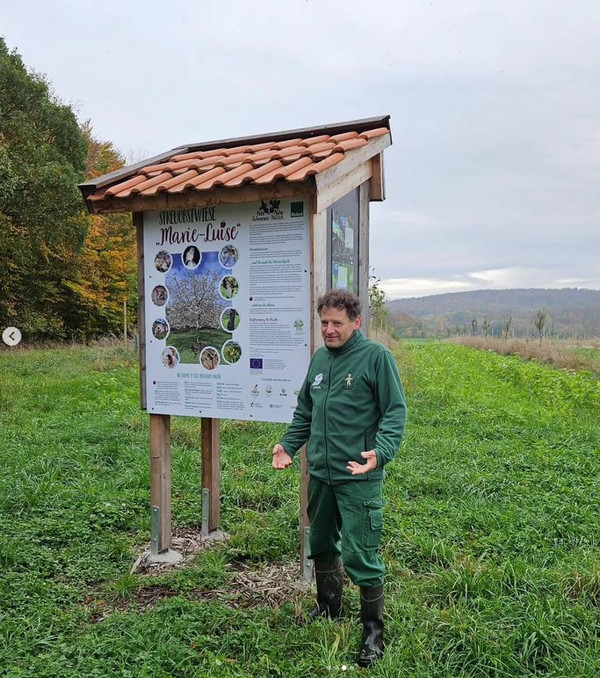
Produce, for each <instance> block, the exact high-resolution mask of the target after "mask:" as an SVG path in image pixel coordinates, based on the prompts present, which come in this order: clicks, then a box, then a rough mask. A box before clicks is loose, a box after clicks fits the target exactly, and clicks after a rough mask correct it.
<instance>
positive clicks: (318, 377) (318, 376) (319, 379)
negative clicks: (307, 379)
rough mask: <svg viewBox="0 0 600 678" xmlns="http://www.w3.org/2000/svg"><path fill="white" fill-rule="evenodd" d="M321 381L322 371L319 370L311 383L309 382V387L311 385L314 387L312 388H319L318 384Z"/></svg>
mask: <svg viewBox="0 0 600 678" xmlns="http://www.w3.org/2000/svg"><path fill="white" fill-rule="evenodd" d="M322 381H323V373H322V372H319V374H317V375H316V376H315V378H314V381H313V383H312V384H311V388H312V387H314V388H319V386H320V384H321V382H322Z"/></svg>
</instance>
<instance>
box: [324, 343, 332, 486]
mask: <svg viewBox="0 0 600 678" xmlns="http://www.w3.org/2000/svg"><path fill="white" fill-rule="evenodd" d="M334 360H335V355H333V356H332V357H331V362H330V363H329V374H328V375H327V394H326V395H325V406H324V407H323V433H324V435H323V438H324V441H325V467H326V468H327V477H328V478H329V484H330V485H331V469H330V468H329V450H328V449H327V401H328V400H329V390H330V388H331V370H332V368H333V361H334Z"/></svg>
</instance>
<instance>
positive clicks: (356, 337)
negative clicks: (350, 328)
mask: <svg viewBox="0 0 600 678" xmlns="http://www.w3.org/2000/svg"><path fill="white" fill-rule="evenodd" d="M363 339H364V337H363V334H362V332H361V331H360V330H354V332H352V334H351V335H350V338H349V339H348V341H347V342H346V343H345V344H343V345H342V346H340V347H339V348H327V350H328V351H329V353H331V354H332V355H342V354H343V353H347V352H348V351H351V350H352V349H353V348H354V347H355V346H356V345H357V344H359V343H360V342H361V341H362V340H363Z"/></svg>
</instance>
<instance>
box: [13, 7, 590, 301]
mask: <svg viewBox="0 0 600 678" xmlns="http://www.w3.org/2000/svg"><path fill="white" fill-rule="evenodd" d="M599 24H600V3H599V2H598V0H434V1H432V2H429V1H427V0H400V1H399V0H369V1H368V2H365V1H361V2H359V1H358V0H253V1H252V2H244V1H243V0H219V1H218V2H215V1H213V0H196V2H191V1H190V0H170V1H169V2H162V1H161V2H159V1H158V0H144V1H140V0H119V1H118V2H117V1H115V0H102V2H97V1H96V0H52V2H45V0H35V1H34V0H19V2H15V0H0V36H2V37H3V38H4V40H5V41H6V43H7V45H8V47H9V48H11V49H16V50H17V51H18V52H19V54H20V55H21V56H22V58H23V61H24V63H25V64H26V65H27V66H28V67H29V68H30V69H32V70H34V71H36V72H41V73H44V74H46V75H47V77H48V79H49V80H50V81H51V82H52V85H53V88H54V91H55V94H56V96H57V97H58V98H59V99H60V100H61V101H62V102H64V103H67V104H70V105H71V106H72V107H73V109H74V110H75V112H76V114H77V116H78V118H79V120H80V121H82V122H83V121H85V120H88V119H89V120H91V123H92V125H93V130H94V136H95V137H96V138H97V139H101V140H103V141H111V142H113V144H114V145H115V147H116V148H117V149H119V150H120V151H121V152H122V153H123V154H124V155H125V157H126V158H127V159H128V161H129V162H137V161H139V160H142V159H143V158H146V157H150V156H153V155H155V154H157V153H160V152H163V151H166V150H169V149H171V148H174V147H176V146H180V145H184V144H188V143H194V142H196V143H197V142H205V141H211V140H215V139H225V138H231V137H242V136H249V135H255V134H262V133H268V132H276V131H280V130H288V129H296V128H302V127H312V126H321V125H326V124H331V123H336V122H342V121H348V120H357V119H360V118H368V117H375V116H383V115H390V116H391V121H390V122H391V130H392V142H393V143H392V146H391V147H390V148H388V149H386V151H385V154H384V155H385V181H386V200H385V201H384V202H382V203H371V213H370V214H371V236H370V264H371V268H372V273H373V274H374V275H375V276H376V277H377V278H379V279H380V283H379V284H380V286H381V288H382V289H383V290H384V291H385V292H386V294H387V296H388V298H389V299H396V298H403V297H415V296H424V295H429V294H439V293H445V292H460V291H468V290H476V289H508V288H523V287H542V288H561V287H580V288H588V289H600V88H599V87H598V82H599V76H600V39H599V37H598V25H599Z"/></svg>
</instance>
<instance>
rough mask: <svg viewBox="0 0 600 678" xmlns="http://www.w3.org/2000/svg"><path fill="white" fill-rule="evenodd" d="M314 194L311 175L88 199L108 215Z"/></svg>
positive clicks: (94, 208)
mask: <svg viewBox="0 0 600 678" xmlns="http://www.w3.org/2000/svg"><path fill="white" fill-rule="evenodd" d="M314 192H315V179H314V177H312V176H310V177H308V178H307V179H306V180H305V181H300V182H289V181H288V182H286V181H276V182H275V183H274V184H270V185H268V186H251V185H250V186H242V187H240V188H236V189H231V188H223V187H222V186H219V187H217V188H213V189H212V190H210V191H193V190H187V191H185V192H183V193H176V194H175V193H167V192H163V193H158V194H157V195H154V196H142V195H132V196H130V197H128V198H115V197H110V196H105V197H103V198H102V199H98V200H89V201H88V205H89V209H90V210H91V211H92V213H93V214H108V213H116V212H138V211H139V212H142V211H152V210H176V209H187V208H191V207H207V206H211V205H230V204H232V203H239V202H258V201H259V200H270V199H271V198H304V197H306V196H307V195H311V194H313V193H314Z"/></svg>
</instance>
